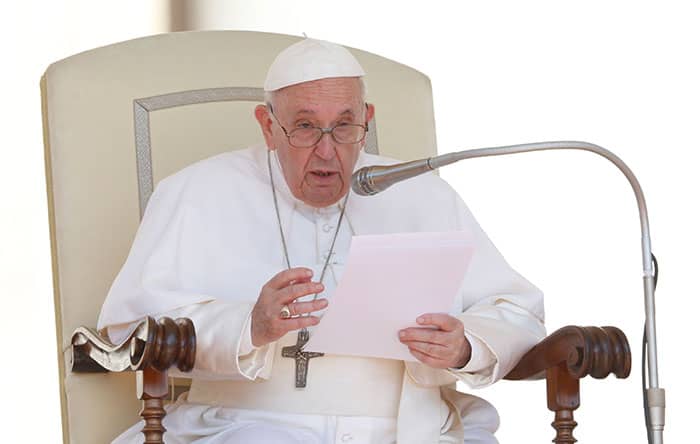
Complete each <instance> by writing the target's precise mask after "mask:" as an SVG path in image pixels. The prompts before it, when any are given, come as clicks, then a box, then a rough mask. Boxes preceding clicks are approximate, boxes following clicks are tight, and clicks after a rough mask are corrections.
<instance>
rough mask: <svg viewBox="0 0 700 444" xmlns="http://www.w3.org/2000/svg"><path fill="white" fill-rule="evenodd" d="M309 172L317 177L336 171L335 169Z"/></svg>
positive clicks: (327, 175)
mask: <svg viewBox="0 0 700 444" xmlns="http://www.w3.org/2000/svg"><path fill="white" fill-rule="evenodd" d="M311 174H313V175H314V176H318V177H329V176H332V175H334V174H338V173H336V172H335V171H312V172H311Z"/></svg>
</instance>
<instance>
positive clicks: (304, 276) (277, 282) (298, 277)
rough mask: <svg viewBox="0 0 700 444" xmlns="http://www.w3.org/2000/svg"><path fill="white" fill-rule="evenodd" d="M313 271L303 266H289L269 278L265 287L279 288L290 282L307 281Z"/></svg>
mask: <svg viewBox="0 0 700 444" xmlns="http://www.w3.org/2000/svg"><path fill="white" fill-rule="evenodd" d="M313 275H314V273H313V271H311V270H309V269H308V268H304V267H297V268H290V269H289V270H284V271H280V272H279V273H277V274H276V275H274V276H273V277H272V279H270V280H269V281H268V282H267V284H265V287H268V288H270V289H272V290H280V289H282V288H284V287H287V286H288V285H289V284H290V283H291V282H308V281H309V280H310V279H311V276H313Z"/></svg>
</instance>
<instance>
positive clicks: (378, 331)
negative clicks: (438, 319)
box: [304, 231, 473, 361]
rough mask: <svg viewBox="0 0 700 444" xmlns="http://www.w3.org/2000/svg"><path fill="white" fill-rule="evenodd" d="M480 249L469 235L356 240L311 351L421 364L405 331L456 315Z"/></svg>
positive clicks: (409, 235)
mask: <svg viewBox="0 0 700 444" xmlns="http://www.w3.org/2000/svg"><path fill="white" fill-rule="evenodd" d="M472 252H473V247H472V245H471V243H470V236H469V234H468V233H466V232H463V231H454V232H443V233H402V234H385V235H367V236H354V237H353V238H352V244H351V246H350V255H349V258H348V261H347V264H346V265H345V272H344V274H343V277H342V279H341V280H340V282H339V284H338V287H337V288H336V290H335V293H334V294H333V296H332V297H331V298H330V303H329V306H328V310H327V311H326V313H325V315H324V316H323V319H322V320H321V323H320V324H319V325H318V326H316V327H315V328H314V331H313V332H312V334H311V339H310V340H309V342H308V343H307V344H306V347H304V350H306V351H315V352H323V353H329V354H335V355H353V356H370V357H375V358H386V359H399V360H404V361H416V359H415V358H414V357H413V355H411V354H410V353H409V351H408V348H407V347H406V346H405V345H404V344H402V343H401V342H399V339H398V332H399V330H401V329H403V328H406V327H417V326H418V324H416V318H417V317H418V316H420V315H422V314H425V313H449V312H450V309H451V308H452V306H453V303H454V301H455V298H456V296H457V293H458V291H459V289H460V287H461V284H462V282H463V280H464V277H465V274H466V271H467V267H468V266H469V262H470V260H471V256H472Z"/></svg>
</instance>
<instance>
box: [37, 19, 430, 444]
mask: <svg viewBox="0 0 700 444" xmlns="http://www.w3.org/2000/svg"><path fill="white" fill-rule="evenodd" d="M297 40H299V37H293V36H287V35H280V34H269V33H260V32H242V31H203V32H185V33H173V34H163V35H156V36H152V37H146V38H141V39H136V40H131V41H127V42H123V43H118V44H115V45H110V46H106V47H103V48H98V49H94V50H91V51H87V52H84V53H81V54H77V55H75V56H72V57H69V58H67V59H64V60H61V61H59V62H56V63H54V64H52V65H51V66H49V68H48V69H47V70H46V73H45V75H44V76H43V78H42V82H41V90H42V99H43V100H42V103H43V110H42V111H43V120H44V143H45V151H46V153H45V157H46V175H47V184H48V185H47V187H48V201H49V215H50V227H51V247H52V261H53V271H54V293H55V306H56V326H57V337H58V349H59V353H58V360H59V369H60V370H59V371H60V378H61V381H60V388H61V407H62V414H63V434H64V442H66V443H68V442H71V443H86V444H94V443H97V442H100V443H101V442H108V441H109V440H110V439H112V438H113V437H114V436H116V434H117V433H118V432H119V431H121V430H123V429H125V428H126V427H128V426H129V425H131V424H133V423H134V422H136V421H138V420H139V417H138V412H139V410H140V404H139V402H138V401H137V400H136V396H135V388H134V377H133V375H132V374H72V373H71V372H70V338H71V334H72V332H73V330H74V329H75V328H77V327H78V326H80V325H87V326H92V325H94V324H95V322H96V320H97V315H98V313H99V310H100V307H101V305H102V302H103V301H104V297H105V295H106V294H107V291H108V289H109V287H110V284H111V282H112V280H113V279H114V277H115V275H116V274H117V272H118V271H119V269H120V267H121V265H122V264H123V262H124V260H125V258H126V255H127V253H128V251H129V248H130V245H131V242H132V240H133V237H134V234H135V232H136V229H137V227H138V224H139V220H140V215H141V210H142V209H143V207H144V206H145V204H146V201H147V199H148V197H149V196H150V192H151V190H152V188H153V183H157V182H158V181H159V180H160V179H162V178H164V177H166V176H167V175H169V174H172V173H173V172H175V171H177V170H179V169H181V168H183V167H184V166H186V165H188V164H190V163H192V162H194V161H197V160H199V159H203V158H206V157H209V156H211V155H214V154H217V153H220V152H223V151H228V150H232V149H237V148H242V147H245V146H247V145H249V144H252V143H257V142H261V141H262V136H261V134H260V130H259V128H258V126H257V122H256V121H255V119H254V117H253V108H254V106H255V105H256V104H257V103H260V101H261V100H262V89H261V86H262V81H263V79H264V77H265V73H266V71H267V67H268V66H269V64H270V63H271V62H272V60H273V58H274V57H275V55H276V54H277V53H278V52H279V51H280V50H281V49H283V48H284V47H286V46H288V45H290V44H291V43H293V42H294V41H297ZM351 51H352V52H353V53H354V54H355V55H356V57H357V58H358V59H359V61H360V63H361V64H362V65H363V67H364V68H365V71H366V72H367V73H368V75H367V77H366V81H367V85H368V101H369V102H372V103H374V104H375V105H376V108H377V113H376V118H375V119H376V120H375V121H376V128H372V134H370V139H369V143H368V150H370V151H378V152H380V153H381V154H383V155H387V156H391V157H396V158H399V159H412V158H417V157H421V156H423V157H424V156H428V155H432V154H435V152H436V146H435V127H434V119H433V107H432V93H431V87H430V80H429V79H428V78H427V77H426V76H425V75H423V74H421V73H420V72H417V71H416V70H414V69H411V68H409V67H407V66H405V65H402V64H400V63H397V62H393V61H391V60H388V59H385V58H383V57H379V56H377V55H374V54H370V53H367V52H364V51H360V50H356V49H351Z"/></svg>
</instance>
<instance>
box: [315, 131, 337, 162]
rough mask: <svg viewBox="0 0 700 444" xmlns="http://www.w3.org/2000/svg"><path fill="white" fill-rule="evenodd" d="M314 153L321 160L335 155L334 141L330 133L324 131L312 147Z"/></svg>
mask: <svg viewBox="0 0 700 444" xmlns="http://www.w3.org/2000/svg"><path fill="white" fill-rule="evenodd" d="M314 153H315V154H316V155H317V156H318V157H320V158H321V159H323V160H330V159H332V158H334V157H335V155H336V151H335V141H334V140H333V136H332V135H331V133H324V134H323V135H322V136H321V140H319V141H318V143H317V144H316V147H315V148H314Z"/></svg>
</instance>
